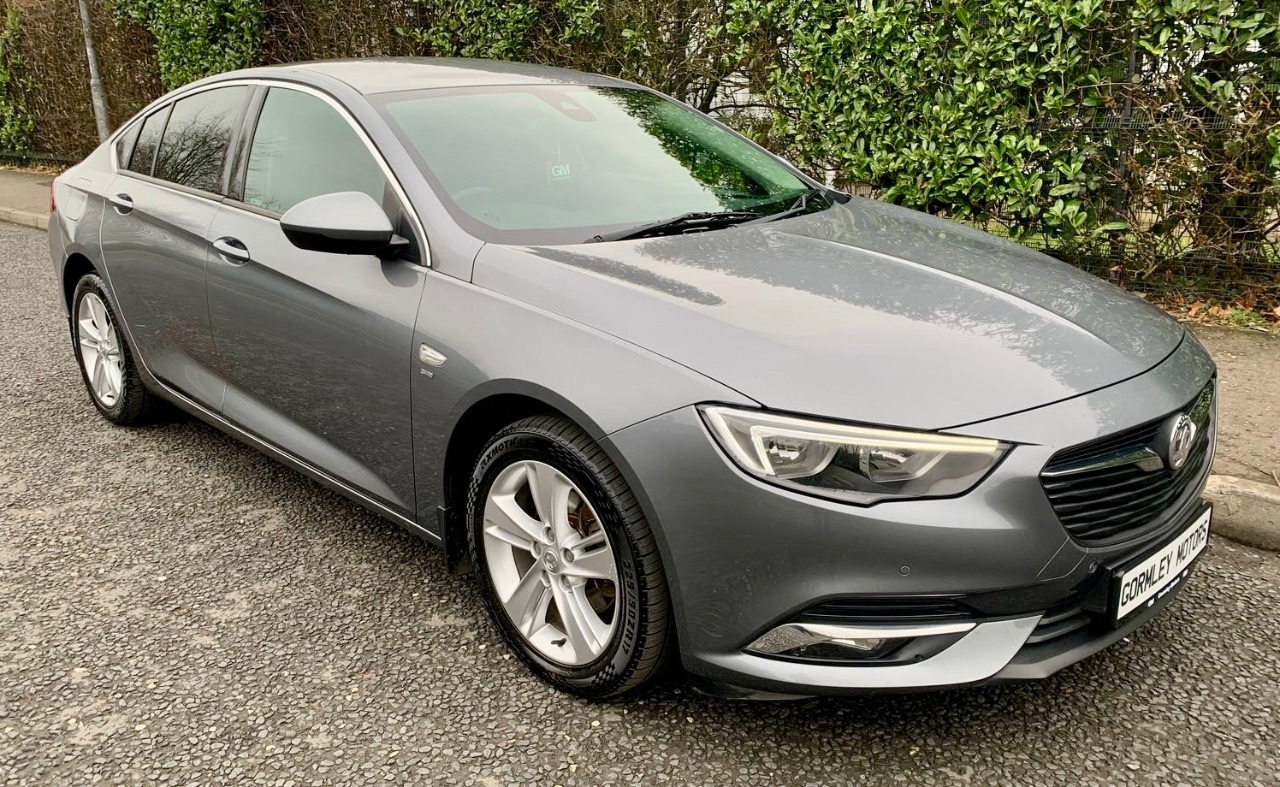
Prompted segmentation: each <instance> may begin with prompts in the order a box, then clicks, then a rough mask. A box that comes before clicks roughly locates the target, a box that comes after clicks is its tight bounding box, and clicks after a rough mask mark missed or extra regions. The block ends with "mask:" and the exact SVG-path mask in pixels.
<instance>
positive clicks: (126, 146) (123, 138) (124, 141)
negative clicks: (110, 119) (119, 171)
mask: <svg viewBox="0 0 1280 787" xmlns="http://www.w3.org/2000/svg"><path fill="white" fill-rule="evenodd" d="M140 128H142V124H141V123H134V124H132V125H131V126H129V127H128V128H126V129H125V130H124V131H122V132H120V136H118V137H116V161H117V162H119V163H120V166H122V167H123V166H124V165H125V162H127V161H128V160H129V154H130V153H131V152H133V142H134V140H136V139H137V138H138V129H140Z"/></svg>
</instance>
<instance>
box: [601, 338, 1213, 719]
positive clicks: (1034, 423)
mask: <svg viewBox="0 0 1280 787" xmlns="http://www.w3.org/2000/svg"><path fill="white" fill-rule="evenodd" d="M1212 373H1213V366H1212V362H1211V361H1209V359H1208V358H1207V356H1205V354H1204V353H1203V351H1202V350H1201V349H1200V348H1199V346H1198V345H1197V344H1195V343H1194V342H1190V341H1184V342H1183V344H1182V346H1180V347H1179V349H1178V350H1177V351H1175V353H1174V354H1173V355H1172V356H1171V357H1170V358H1169V359H1167V360H1166V361H1165V362H1164V363H1162V364H1161V365H1160V366H1157V367H1156V368H1155V369H1153V370H1151V371H1150V372H1148V373H1146V374H1144V375H1141V376H1139V377H1137V378H1133V379H1131V380H1128V381H1125V382H1123V383H1120V384H1117V385H1115V386H1111V387H1110V388H1106V389H1103V390H1101V391H1095V392H1093V393H1090V394H1086V395H1083V396H1079V397H1076V398H1074V399H1070V400H1067V401H1064V402H1060V403H1057V404H1055V405H1051V406H1048V407H1044V408H1040V409H1039V410H1035V411H1029V412H1025V413H1020V414H1017V415H1013V416H1009V417H1006V418H1001V419H996V420H993V421H988V422H985V423H982V424H975V425H970V426H968V427H964V428H957V429H952V430H948V431H951V432H955V433H967V434H973V435H976V436H983V437H992V438H996V439H1001V440H1006V441H1009V442H1013V443H1017V444H1018V446H1017V448H1015V449H1014V450H1013V451H1012V452H1011V453H1010V454H1009V455H1008V456H1007V457H1006V459H1005V460H1004V461H1003V462H1002V463H1001V464H1000V465H999V466H998V467H997V468H996V469H995V470H994V471H993V472H992V474H991V475H990V476H989V477H988V478H987V479H986V480H984V481H983V482H982V483H981V484H980V485H979V486H978V487H977V488H975V489H974V490H972V491H971V492H969V493H968V494H966V495H964V496H962V497H959V498H954V499H949V500H918V501H900V502H890V503H881V504H879V505H875V506H871V507H857V506H851V505H846V504H842V503H837V502H833V501H827V500H823V499H820V498H815V497H808V496H804V495H800V494H796V493H792V492H790V491H788V490H784V489H781V488H778V487H774V486H770V485H767V484H764V483H762V482H760V481H757V480H755V479H753V478H750V477H748V476H747V475H745V474H744V473H742V472H741V471H739V470H738V469H737V468H736V467H734V466H733V465H732V464H731V463H730V462H729V461H728V460H727V459H726V458H725V457H724V456H723V454H722V453H721V452H720V450H719V448H718V447H717V446H715V445H714V443H713V442H712V441H711V438H710V437H709V435H708V434H707V433H706V430H705V429H704V428H703V426H702V424H701V422H700V420H699V418H698V415H697V413H696V411H695V410H694V409H693V408H685V409H682V410H677V411H673V412H671V413H668V414H666V415H663V416H660V417H658V418H654V419H651V420H649V421H645V422H643V423H640V424H637V425H635V426H632V427H628V428H627V429H623V430H621V431H619V432H616V433H614V434H613V435H611V436H610V437H609V438H608V439H609V443H610V445H609V448H610V450H611V453H612V454H613V455H614V457H615V459H616V460H617V461H618V464H619V466H620V467H621V468H622V470H623V472H624V474H625V475H626V476H627V477H628V481H629V482H630V484H631V487H632V489H633V490H635V492H636V494H637V496H638V497H639V498H640V500H641V503H642V505H643V506H644V507H645V509H646V513H647V515H648V517H649V519H650V522H651V524H653V526H654V530H655V534H656V535H657V536H658V541H659V545H660V548H661V550H662V554H663V560H664V565H665V566H666V568H667V574H668V581H669V583H670V585H671V590H672V603H673V608H674V612H675V617H676V624H677V633H678V638H679V643H680V654H681V660H682V662H683V664H684V666H685V668H686V669H687V670H688V671H689V672H691V673H692V674H693V675H694V676H695V678H698V679H700V681H701V682H702V683H703V684H704V685H707V684H710V685H717V686H721V687H733V688H732V689H731V692H736V693H740V694H756V693H773V694H781V695H813V694H838V693H847V692H860V691H875V690H916V689H930V688H942V687H951V686H963V685H973V684H977V683H983V682H987V681H1003V680H1014V679H1025V678H1037V677H1045V676H1047V675H1050V674H1052V673H1053V672H1056V671H1057V670H1059V669H1062V668H1063V667H1065V666H1067V665H1069V664H1071V663H1074V662H1075V661H1078V660H1080V659H1082V658H1085V657H1087V656H1089V655H1091V654H1092V653H1095V652H1097V651H1098V650H1101V649H1103V648H1105V647H1107V646H1108V645H1110V644H1112V643H1114V642H1115V641H1117V640H1119V639H1120V638H1122V637H1124V636H1125V635H1126V634H1128V633H1129V632H1130V631H1132V630H1133V629H1134V628H1137V627H1138V626H1140V625H1142V624H1143V623H1144V622H1145V621H1146V620H1148V619H1150V617H1152V616H1153V615H1155V614H1157V613H1158V611H1159V609H1161V608H1163V607H1164V606H1165V605H1166V604H1167V603H1168V602H1169V600H1170V599H1171V598H1172V597H1173V596H1174V595H1176V593H1172V592H1171V593H1168V594H1166V595H1165V597H1164V598H1162V599H1161V601H1160V603H1158V604H1156V605H1154V606H1152V607H1150V608H1147V609H1144V610H1142V611H1140V612H1136V613H1134V614H1133V615H1132V616H1131V617H1130V618H1127V619H1126V620H1125V621H1123V623H1122V625H1121V626H1120V627H1119V628H1112V627H1111V626H1110V625H1109V624H1105V623H1103V622H1102V621H1103V617H1104V616H1105V611H1106V598H1105V589H1104V590H1099V589H1098V588H1100V587H1101V586H1102V585H1107V586H1108V587H1109V583H1108V582H1106V578H1107V577H1109V575H1110V572H1109V569H1110V568H1111V567H1113V566H1115V565H1118V564H1120V563H1123V562H1127V561H1129V560H1130V559H1132V558H1133V557H1134V556H1135V555H1137V554H1139V553H1141V552H1144V551H1146V550H1148V549H1149V548H1151V547H1152V546H1154V545H1155V544H1157V543H1159V542H1161V541H1163V540H1164V539H1165V538H1167V537H1168V536H1169V535H1170V534H1171V533H1173V532H1174V531H1175V530H1176V529H1177V528H1178V527H1180V526H1181V525H1182V523H1184V522H1185V521H1186V520H1187V518H1188V517H1190V516H1192V515H1193V514H1194V513H1195V511H1196V510H1198V505H1199V503H1198V500H1196V495H1197V494H1198V491H1199V487H1200V485H1202V484H1203V478H1201V479H1197V484H1196V485H1195V488H1194V489H1193V490H1191V493H1190V494H1189V495H1187V496H1185V497H1184V498H1182V499H1181V500H1180V501H1179V503H1178V504H1177V506H1176V510H1173V511H1169V512H1167V514H1166V517H1165V518H1166V520H1167V522H1166V524H1165V525H1163V526H1161V527H1159V528H1158V529H1157V530H1155V531H1154V532H1151V533H1148V534H1145V535H1144V536H1143V537H1142V539H1141V540H1139V541H1133V542H1125V543H1119V544H1114V545H1110V546H1107V547H1105V548H1090V547H1085V546H1082V545H1081V544H1078V543H1076V542H1075V541H1073V540H1072V539H1071V538H1070V537H1068V535H1067V533H1066V531H1065V530H1064V529H1063V527H1062V525H1061V524H1060V523H1059V522H1058V520H1057V517H1056V516H1055V514H1054V512H1053V509H1052V508H1051V506H1050V505H1049V502H1048V499H1047V498H1046V496H1045V493H1044V490H1043V488H1042V487H1041V485H1040V481H1039V478H1038V475H1039V471H1040V469H1041V468H1042V467H1044V465H1045V463H1046V461H1047V460H1048V459H1049V457H1050V456H1052V455H1053V454H1054V453H1055V452H1056V451H1057V450H1059V449H1060V448H1063V447H1066V446H1069V445H1075V444H1078V443H1081V442H1085V441H1088V440H1092V439H1094V438H1097V437H1100V436H1103V435H1107V434H1111V433H1113V432H1116V431H1119V430H1121V429H1126V428H1128V427H1132V426H1135V425H1137V424H1140V423H1142V422H1144V421H1148V420H1150V419H1151V418H1152V417H1154V416H1156V415H1159V414H1162V413H1165V412H1171V411H1173V410H1175V409H1177V408H1179V407H1181V406H1183V405H1184V404H1185V403H1186V402H1187V401H1189V400H1190V399H1191V398H1192V397H1193V396H1194V395H1195V394H1196V393H1197V392H1198V391H1199V390H1200V389H1201V387H1203V385H1204V384H1205V383H1206V382H1207V381H1208V379H1209V378H1210V377H1211V375H1212ZM849 599H853V600H871V601H878V602H883V601H886V600H888V601H892V602H894V603H893V604H890V605H888V606H886V609H887V610H892V609H897V608H911V607H912V605H913V604H915V603H916V602H939V601H945V602H947V603H949V604H953V605H955V606H959V607H962V608H963V609H965V610H967V611H968V613H969V614H971V615H972V616H973V617H972V619H973V620H974V621H975V622H976V623H977V625H976V626H975V627H974V628H973V629H972V630H970V631H969V632H968V633H966V634H964V635H963V636H961V637H959V638H958V639H956V640H955V641H954V642H952V643H950V644H949V645H948V646H947V647H945V648H944V649H942V650H941V651H939V652H937V653H932V654H926V655H925V656H923V657H919V658H916V659H913V660H911V661H909V662H908V663H892V664H885V663H882V664H871V663H867V664H856V663H839V664H836V663H816V662H813V661H796V660H787V659H783V658H774V657H768V656H762V655H758V654H756V653H752V652H749V651H748V650H747V648H748V646H749V645H750V644H751V643H752V642H754V641H755V640H756V639H757V638H759V637H760V636H761V635H762V634H764V633H766V632H768V631H770V630H771V629H773V628H774V627H776V626H778V625H780V624H783V623H786V622H788V621H791V620H794V619H796V618H797V616H799V615H801V614H802V613H804V612H805V611H806V610H809V609H812V608H813V607H814V605H820V604H823V603H824V602H833V601H834V602H842V601H847V600H849ZM1073 616H1075V617H1073ZM1079 616H1085V617H1084V618H1081V617H1079ZM1086 618H1087V619H1086ZM1063 621H1067V623H1066V624H1064V623H1063ZM864 622H865V620H864ZM878 622H880V623H882V624H885V625H903V624H911V623H914V622H919V621H918V618H907V619H895V618H894V617H892V612H888V613H886V616H884V617H881V618H878ZM1055 627H1057V628H1059V629H1061V628H1064V627H1065V628H1066V629H1068V630H1066V631H1065V633H1063V634H1062V635H1060V636H1053V637H1049V636H1047V635H1048V634H1050V633H1053V630H1054V628H1055Z"/></svg>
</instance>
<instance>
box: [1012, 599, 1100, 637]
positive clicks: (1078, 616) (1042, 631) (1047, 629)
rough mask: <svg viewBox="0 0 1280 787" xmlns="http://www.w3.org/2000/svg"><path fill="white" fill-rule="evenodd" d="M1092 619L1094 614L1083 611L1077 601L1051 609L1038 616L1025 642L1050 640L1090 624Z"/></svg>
mask: <svg viewBox="0 0 1280 787" xmlns="http://www.w3.org/2000/svg"><path fill="white" fill-rule="evenodd" d="M1093 621H1094V616H1093V615H1091V614H1089V613H1088V612H1085V611H1084V609H1083V608H1081V606H1080V603H1079V602H1075V603H1073V604H1067V605H1064V606H1061V607H1057V608H1055V609H1051V610H1049V611H1048V612H1046V613H1044V616H1043V617H1041V618H1040V622H1039V623H1037V624H1036V628H1035V630H1034V631H1032V632H1031V636H1029V637H1027V642H1026V644H1028V645H1039V644H1042V643H1045V642H1052V641H1053V640H1055V639H1058V638H1060V637H1065V636H1067V635H1068V634H1071V633H1074V632H1076V631H1079V630H1080V629H1082V628H1086V627H1088V626H1090V625H1092V624H1093Z"/></svg>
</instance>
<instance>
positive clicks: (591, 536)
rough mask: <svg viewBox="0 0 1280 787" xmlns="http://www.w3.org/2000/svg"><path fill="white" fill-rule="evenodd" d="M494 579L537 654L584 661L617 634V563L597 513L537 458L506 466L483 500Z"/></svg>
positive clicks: (486, 542) (510, 614) (573, 663)
mask: <svg viewBox="0 0 1280 787" xmlns="http://www.w3.org/2000/svg"><path fill="white" fill-rule="evenodd" d="M484 551H485V556H486V558H487V562H488V569H489V579H490V581H491V582H493V588H494V591H495V592H496V593H497V594H498V599H499V600H500V601H501V602H502V606H503V608H504V609H505V611H506V613H507V616H508V617H509V618H510V620H511V621H512V622H513V623H514V624H515V626H516V628H517V629H518V630H519V631H520V634H521V635H522V636H523V637H524V638H525V640H526V641H528V643H529V644H530V645H531V646H533V648H534V649H536V650H537V651H538V652H539V653H541V654H542V655H543V656H546V657H547V658H548V659H551V660H552V661H555V662H557V663H559V664H565V665H568V666H581V665H583V664H589V663H591V662H592V661H594V660H595V659H597V658H599V657H600V654H601V653H603V652H604V649H605V646H606V645H608V644H609V641H610V640H611V639H612V638H613V632H614V628H615V624H616V622H617V621H616V615H615V612H616V611H617V609H616V608H617V600H618V566H617V563H616V562H615V561H614V558H613V550H612V549H611V548H610V546H609V536H608V535H607V534H606V533H605V532H604V528H603V527H602V526H601V524H600V519H599V517H597V516H596V513H595V511H594V510H593V509H592V508H591V505H590V504H589V503H588V502H587V500H586V498H585V497H584V496H583V494H582V491H581V490H579V489H578V487H577V486H575V485H574V483H573V482H572V481H570V480H569V478H568V476H566V475H565V474H564V473H562V472H560V471H559V470H557V469H555V468H554V467H552V466H551V465H549V464H545V463H543V462H536V461H531V460H530V461H524V462H516V463H514V464H511V465H508V466H507V467H506V468H505V469H504V470H503V471H502V472H501V473H499V474H498V477H497V478H496V479H494V482H493V485H492V486H490V487H489V495H488V499H487V500H486V501H485V506H484Z"/></svg>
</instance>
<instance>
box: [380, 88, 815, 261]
mask: <svg viewBox="0 0 1280 787" xmlns="http://www.w3.org/2000/svg"><path fill="white" fill-rule="evenodd" d="M379 104H380V109H381V111H382V112H383V114H384V116H385V117H386V118H387V120H388V122H389V123H390V124H391V125H392V127H393V129H394V130H395V131H396V133H397V135H398V136H399V137H400V139H401V141H402V142H403V143H404V144H405V146H406V147H407V148H408V149H409V150H410V151H411V152H412V153H413V154H414V155H415V156H416V157H417V158H418V164H419V166H420V167H422V168H423V170H424V171H425V172H426V173H427V175H428V177H429V178H430V179H431V180H432V181H433V182H434V185H435V187H436V189H437V191H438V192H439V193H440V195H441V197H442V198H444V200H445V202H446V205H447V207H448V208H449V210H450V211H451V213H452V214H453V216H454V218H455V220H457V221H458V222H459V223H460V224H462V225H463V227H464V228H466V229H467V230H468V231H469V232H471V233H472V234H474V235H476V236H478V237H480V238H482V239H484V240H486V241H490V242H498V243H537V244H560V243H579V242H582V241H585V240H587V239H588V238H590V237H592V236H593V235H594V234H596V233H598V232H603V231H608V230H615V229H620V228H624V227H628V226H632V225H639V224H643V223H646V222H654V221H661V220H664V219H669V218H671V217H673V216H677V215H680V214H684V213H688V212H693V211H707V212H718V211H747V212H753V213H759V214H760V215H761V216H765V215H769V214H771V213H776V212H779V211H783V210H786V209H787V208H788V207H790V206H791V204H792V203H793V202H794V201H795V200H796V199H797V198H798V197H799V196H800V195H802V194H804V193H806V192H807V191H808V190H809V184H807V183H805V182H804V181H802V180H801V179H800V178H799V177H798V176H797V175H796V174H794V173H793V172H792V171H791V170H790V169H789V168H787V167H786V166H784V165H783V164H781V163H780V162H779V161H778V160H776V159H775V158H773V157H772V156H771V155H769V154H768V153H766V152H765V151H763V150H761V149H760V148H758V147H756V146H755V145H753V144H752V143H750V142H748V141H746V140H745V139H743V138H742V137H739V136H738V135H736V134H734V133H733V132H730V131H727V130H725V129H724V128H722V127H720V126H719V125H717V124H715V123H714V122H712V121H711V120H709V119H708V118H706V117H705V116H703V115H701V114H699V113H697V112H694V111H693V110H690V109H688V108H687V107H684V106H682V105H680V104H678V103H676V102H674V101H671V100H669V99H666V98H664V97H662V96H660V95H658V94H656V93H652V92H649V91H647V90H639V89H631V88H615V87H594V86H586V85H555V86H546V85H536V86H498V87H489V88H466V89H447V90H424V91H416V92H411V93H398V94H390V95H388V96H384V97H382V100H381V101H380V102H379Z"/></svg>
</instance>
